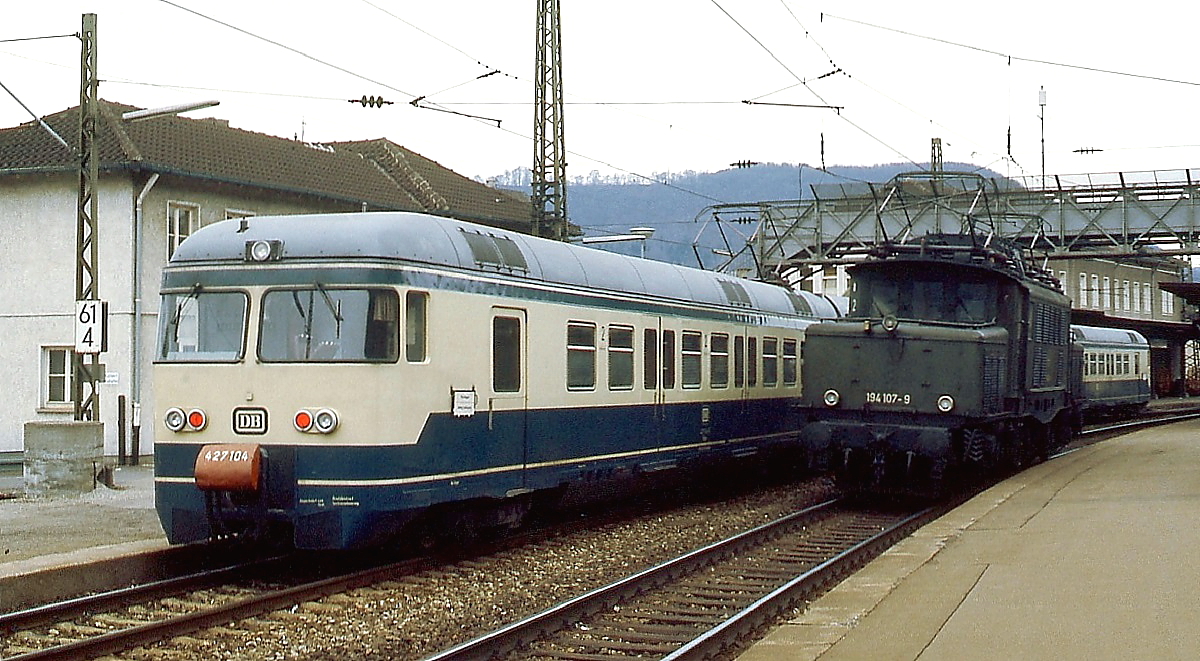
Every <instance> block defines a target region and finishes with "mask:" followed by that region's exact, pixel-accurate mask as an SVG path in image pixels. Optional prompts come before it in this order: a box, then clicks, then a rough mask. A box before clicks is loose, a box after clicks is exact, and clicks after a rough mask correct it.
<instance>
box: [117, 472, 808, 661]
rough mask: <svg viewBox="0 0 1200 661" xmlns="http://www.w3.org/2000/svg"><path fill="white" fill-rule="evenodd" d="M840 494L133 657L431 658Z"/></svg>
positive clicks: (639, 525) (615, 540) (628, 533)
mask: <svg viewBox="0 0 1200 661" xmlns="http://www.w3.org/2000/svg"><path fill="white" fill-rule="evenodd" d="M828 491H829V490H828V484H827V483H826V482H824V481H822V480H815V481H812V482H809V483H805V484H802V485H790V486H784V487H776V488H771V489H767V490H765V491H761V492H758V493H755V494H750V495H744V496H739V497H735V498H732V499H730V500H728V501H726V502H723V503H704V504H695V505H688V506H684V507H679V508H675V509H672V510H670V511H665V512H660V513H655V514H650V515H645V516H641V517H638V518H635V519H632V520H627V521H623V522H620V523H612V524H604V525H599V526H597V527H596V528H595V529H589V530H585V531H581V532H576V533H571V534H567V535H564V536H563V537H560V538H557V539H552V540H548V541H545V542H541V543H538V544H531V545H527V546H524V547H521V548H519V549H515V550H511V551H507V552H503V553H500V554H497V555H495V556H491V557H488V558H482V559H478V560H472V561H465V562H461V563H457V564H455V565H451V566H448V567H443V568H439V569H436V570H431V571H428V572H424V573H422V574H418V575H416V576H415V577H413V578H412V579H411V580H410V579H405V580H403V581H398V582H395V583H385V584H381V585H375V586H372V587H369V588H364V589H360V590H355V591H352V592H350V593H346V594H340V595H334V596H332V597H329V598H327V599H324V600H321V601H320V602H310V603H305V604H300V605H298V606H296V607H294V608H292V609H290V610H286V611H278V612H275V613H272V614H270V615H267V616H264V617H263V618H260V619H255V620H249V621H245V622H241V623H238V624H236V625H231V626H229V627H221V628H217V629H211V630H207V631H204V632H197V633H195V634H193V635H191V636H188V637H186V638H181V639H176V640H175V641H173V643H172V644H170V645H167V646H165V647H156V648H151V649H139V650H132V651H130V652H128V653H126V654H125V655H122V657H121V658H130V659H156V660H157V659H175V658H189V657H192V656H201V655H202V656H203V657H205V658H209V659H338V660H339V661H344V660H345V659H419V658H422V657H425V656H428V655H430V654H433V653H435V652H437V651H439V650H441V649H444V648H446V647H449V646H451V645H453V644H456V643H458V642H462V641H464V640H468V639H470V638H473V637H475V636H478V635H481V634H484V633H486V632H488V631H491V630H492V629H494V628H497V627H498V626H500V625H502V624H505V623H508V622H512V621H515V620H518V619H520V618H522V617H524V616H526V615H530V614H532V613H536V612H539V611H541V610H544V609H546V608H549V607H550V606H553V605H554V604H556V603H559V602H561V601H563V600H565V599H567V598H570V597H573V596H575V595H578V594H580V593H582V592H584V591H587V590H589V589H592V588H596V587H600V586H602V585H606V584H608V583H611V582H613V581H615V580H617V579H619V578H622V577H624V576H627V575H629V574H631V573H634V572H635V571H638V570H641V569H643V568H645V567H648V566H651V565H654V564H657V563H659V562H662V561H664V560H667V559H669V558H672V557H674V556H676V555H679V554H680V553H683V552H685V551H687V550H691V549H694V548H698V547H700V546H703V545H706V544H709V543H712V542H715V541H718V540H720V539H723V538H725V537H727V536H728V535H730V534H733V533H735V532H739V531H742V530H745V529H747V528H749V527H752V526H755V525H758V524H762V523H766V522H767V521H771V520H774V519H775V518H778V517H780V516H783V515H785V514H788V513H791V512H794V511H796V510H797V509H798V508H800V507H803V506H806V505H809V504H812V503H815V502H817V501H820V500H824V499H825V498H827V497H828Z"/></svg>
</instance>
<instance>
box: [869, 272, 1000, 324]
mask: <svg viewBox="0 0 1200 661" xmlns="http://www.w3.org/2000/svg"><path fill="white" fill-rule="evenodd" d="M902 276H903V277H888V278H884V277H877V276H875V274H872V273H870V272H867V273H863V274H861V275H860V276H859V278H860V281H859V284H861V285H862V286H861V287H860V288H859V290H858V294H857V296H856V298H855V301H854V313H855V314H857V315H859V316H867V317H883V316H887V315H895V316H897V317H900V318H902V319H923V320H929V321H946V322H951V323H962V324H983V323H988V322H990V321H992V320H993V319H995V318H996V315H997V314H998V310H999V306H998V304H997V294H996V286H995V283H993V282H989V281H971V280H961V279H959V278H958V277H944V278H938V277H931V276H929V275H928V274H913V273H904V274H902Z"/></svg>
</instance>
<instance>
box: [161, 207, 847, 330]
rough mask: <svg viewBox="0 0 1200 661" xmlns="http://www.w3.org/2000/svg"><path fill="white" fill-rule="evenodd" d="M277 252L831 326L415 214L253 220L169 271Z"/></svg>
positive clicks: (725, 291) (197, 244)
mask: <svg viewBox="0 0 1200 661" xmlns="http://www.w3.org/2000/svg"><path fill="white" fill-rule="evenodd" d="M260 239H265V240H277V241H281V242H282V244H283V248H282V257H281V259H282V260H283V261H285V262H286V261H288V260H293V259H299V260H314V259H350V260H353V259H379V260H398V261H403V262H415V263H420V264H429V265H434V266H445V267H451V268H455V269H463V270H468V271H477V272H483V273H492V274H506V275H511V276H515V277H525V278H531V279H535V280H541V281H545V282H552V283H558V284H564V285H574V286H579V287H586V288H589V289H601V290H607V291H612V292H621V293H632V294H646V295H649V296H656V297H663V298H670V299H676V300H682V301H695V302H701V303H711V304H716V305H722V306H730V305H732V306H734V307H743V308H746V310H747V312H753V311H761V312H773V313H778V314H786V315H794V314H801V315H806V316H815V317H835V316H837V309H836V308H835V306H834V305H833V303H831V302H830V301H829V300H828V299H826V298H824V297H822V296H818V295H815V294H812V293H810V292H803V291H802V292H792V291H789V290H787V289H784V288H783V287H779V286H776V285H771V284H766V283H762V282H755V281H751V280H745V279H742V278H736V277H733V276H727V275H723V274H718V273H714V272H710V271H702V270H699V269H692V268H688V267H685V266H679V265H676V264H668V263H666V262H658V261H653V260H648V259H640V258H637V257H629V256H626V255H620V254H616V253H611V252H605V251H602V250H595V249H592V248H586V247H582V246H577V245H572V244H569V243H563V242H560V241H551V240H548V239H542V238H538V237H534V236H530V235H527V234H520V233H517V232H509V231H505V230H501V229H496V228H491V227H484V226H482V225H476V224H474V223H468V222H464V221H460V220H456V219H453V218H446V217H442V216H432V215H428V214H422V213H406V212H373V213H353V214H314V215H292V216H254V217H250V218H246V219H234V220H226V221H222V222H219V223H214V224H212V225H208V226H206V227H203V228H201V229H200V230H198V231H196V232H195V233H193V234H192V235H191V236H190V237H188V238H187V239H186V240H185V241H184V242H183V243H182V244H180V246H179V248H178V249H176V251H175V254H174V255H173V256H172V257H171V263H170V265H169V267H170V266H181V265H185V264H188V263H199V262H230V261H236V262H239V263H241V262H243V261H244V259H245V254H246V245H247V243H248V242H251V241H256V240H260Z"/></svg>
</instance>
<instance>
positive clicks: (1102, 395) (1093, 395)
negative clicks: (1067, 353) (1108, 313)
mask: <svg viewBox="0 0 1200 661" xmlns="http://www.w3.org/2000/svg"><path fill="white" fill-rule="evenodd" d="M1071 339H1072V342H1073V344H1074V346H1075V347H1077V348H1078V351H1079V358H1078V362H1079V366H1078V368H1077V370H1078V373H1079V374H1078V377H1077V378H1078V381H1079V385H1078V386H1077V387H1076V389H1075V392H1076V401H1077V405H1078V407H1079V412H1080V414H1081V415H1082V416H1083V417H1085V418H1086V417H1096V416H1101V415H1128V414H1131V413H1136V412H1137V411H1139V410H1141V409H1142V408H1145V406H1146V405H1147V404H1148V403H1149V402H1150V343H1149V342H1147V341H1146V338H1145V336H1143V335H1142V334H1141V333H1139V332H1137V331H1132V330H1124V329H1116V328H1100V327H1096V326H1081V325H1072V326H1071Z"/></svg>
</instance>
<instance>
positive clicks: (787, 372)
mask: <svg viewBox="0 0 1200 661" xmlns="http://www.w3.org/2000/svg"><path fill="white" fill-rule="evenodd" d="M783 385H785V386H794V385H796V340H793V339H784V341H783Z"/></svg>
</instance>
